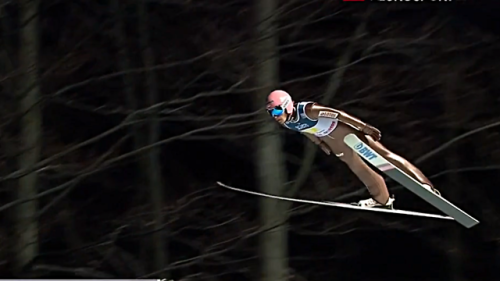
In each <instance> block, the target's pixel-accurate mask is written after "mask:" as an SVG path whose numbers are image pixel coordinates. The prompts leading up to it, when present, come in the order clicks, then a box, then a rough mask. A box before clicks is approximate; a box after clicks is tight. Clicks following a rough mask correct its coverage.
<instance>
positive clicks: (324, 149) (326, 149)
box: [318, 142, 332, 155]
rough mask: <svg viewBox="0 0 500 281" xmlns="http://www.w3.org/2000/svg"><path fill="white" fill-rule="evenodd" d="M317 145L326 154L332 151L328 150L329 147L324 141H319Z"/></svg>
mask: <svg viewBox="0 0 500 281" xmlns="http://www.w3.org/2000/svg"><path fill="white" fill-rule="evenodd" d="M318 146H319V147H320V148H321V150H323V152H325V153H326V154H327V155H330V153H332V152H331V151H330V148H329V147H328V145H327V144H326V143H324V142H320V143H319V144H318Z"/></svg>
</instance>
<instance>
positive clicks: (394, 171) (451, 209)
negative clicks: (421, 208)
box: [344, 134, 479, 228]
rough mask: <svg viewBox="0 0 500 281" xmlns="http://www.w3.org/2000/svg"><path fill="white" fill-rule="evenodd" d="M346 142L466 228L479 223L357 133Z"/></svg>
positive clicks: (345, 141)
mask: <svg viewBox="0 0 500 281" xmlns="http://www.w3.org/2000/svg"><path fill="white" fill-rule="evenodd" d="M344 143H345V144H347V145H348V146H349V147H350V148H352V149H353V150H354V151H355V152H356V153H357V154H358V155H360V156H361V157H362V158H363V159H364V160H365V161H367V162H369V163H370V164H372V165H373V166H375V167H377V169H379V170H380V171H382V172H383V173H385V174H386V175H388V176H389V177H390V178H392V179H393V180H395V181H396V182H398V183H400V184H401V185H402V186H404V187H405V188H407V189H409V190H410V191H411V192H413V193H415V194H416V195H417V196H419V197H420V198H422V199H424V200H425V201H426V202H427V203H429V204H431V205H432V206H434V207H435V208H437V209H438V210H440V211H442V212H443V213H445V214H447V215H449V216H450V217H453V218H454V219H455V221H457V222H458V223H460V224H461V225H463V226H464V227H466V228H471V227H473V226H475V225H477V224H478V223H479V221H478V220H476V219H475V218H473V217H472V216H470V215H469V214H467V213H465V212H464V211H462V210H461V209H459V208H458V207H456V206H455V205H453V204H452V203H451V202H448V201H447V200H446V199H444V198H443V197H442V196H438V195H436V194H434V193H433V192H431V191H429V190H427V189H426V188H425V187H423V186H422V185H421V184H420V183H419V182H418V181H416V180H414V179H413V178H412V177H410V176H408V175H407V174H406V173H405V172H403V171H402V170H401V169H399V168H398V167H396V166H394V165H393V164H391V163H390V162H389V161H387V160H386V159H385V158H384V157H382V156H381V155H380V154H378V153H377V152H375V151H374V150H373V149H372V148H371V147H370V146H369V145H367V144H366V143H364V142H363V141H362V140H361V139H359V138H358V137H357V136H356V135H355V134H349V135H347V136H346V137H345V138H344Z"/></svg>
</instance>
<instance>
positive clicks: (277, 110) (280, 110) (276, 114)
mask: <svg viewBox="0 0 500 281" xmlns="http://www.w3.org/2000/svg"><path fill="white" fill-rule="evenodd" d="M267 112H268V113H269V115H271V116H272V117H279V116H281V115H283V112H285V111H284V110H283V107H281V106H279V105H278V106H275V107H274V108H273V109H268V110H267Z"/></svg>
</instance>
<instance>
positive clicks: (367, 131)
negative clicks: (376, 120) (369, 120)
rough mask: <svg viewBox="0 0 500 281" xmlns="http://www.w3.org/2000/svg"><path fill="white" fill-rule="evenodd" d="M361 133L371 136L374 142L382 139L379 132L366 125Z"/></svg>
mask: <svg viewBox="0 0 500 281" xmlns="http://www.w3.org/2000/svg"><path fill="white" fill-rule="evenodd" d="M363 133H364V134H367V135H369V136H371V137H372V138H373V140H374V141H379V140H380V139H381V138H382V133H381V132H380V130H379V129H377V128H375V127H373V126H372V125H369V124H366V125H365V127H364V128H363Z"/></svg>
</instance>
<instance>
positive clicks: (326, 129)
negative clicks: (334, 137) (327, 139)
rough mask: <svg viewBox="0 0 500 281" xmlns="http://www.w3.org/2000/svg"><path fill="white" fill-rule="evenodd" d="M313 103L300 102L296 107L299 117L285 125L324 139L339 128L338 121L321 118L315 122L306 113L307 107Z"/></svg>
mask: <svg viewBox="0 0 500 281" xmlns="http://www.w3.org/2000/svg"><path fill="white" fill-rule="evenodd" d="M310 103H312V102H299V103H297V105H296V106H295V109H296V110H297V116H296V117H295V119H294V120H290V121H287V122H285V123H284V125H285V127H287V128H288V129H290V130H293V131H297V132H301V133H307V134H313V135H315V136H317V137H324V136H327V135H329V134H330V133H331V132H333V130H335V128H337V124H338V119H333V118H324V117H319V118H318V119H316V120H314V119H311V118H309V116H307V114H306V112H305V108H306V105H308V104H310Z"/></svg>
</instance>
